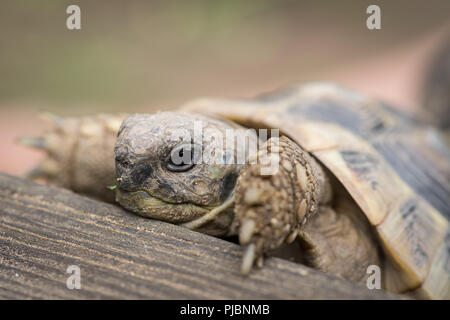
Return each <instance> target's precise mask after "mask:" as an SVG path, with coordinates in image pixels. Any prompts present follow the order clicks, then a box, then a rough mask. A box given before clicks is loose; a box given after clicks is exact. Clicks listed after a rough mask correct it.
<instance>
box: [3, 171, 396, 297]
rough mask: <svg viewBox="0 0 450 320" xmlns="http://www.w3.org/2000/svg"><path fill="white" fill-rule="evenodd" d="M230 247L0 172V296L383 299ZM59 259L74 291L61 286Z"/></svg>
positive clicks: (63, 282)
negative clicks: (253, 267)
mask: <svg viewBox="0 0 450 320" xmlns="http://www.w3.org/2000/svg"><path fill="white" fill-rule="evenodd" d="M241 254H242V252H241V249H240V247H239V246H238V245H236V244H233V243H230V242H227V241H224V240H221V239H217V238H213V237H210V236H207V235H204V234H200V233H197V232H193V231H190V230H187V229H185V228H182V227H178V226H175V225H171V224H167V223H164V222H159V221H154V220H150V219H145V218H141V217H138V216H136V215H133V214H131V213H128V212H126V211H124V210H122V209H120V208H118V207H116V206H114V205H110V204H106V203H102V202H98V201H95V200H91V199H88V198H85V197H82V196H79V195H76V194H74V193H72V192H70V191H67V190H64V189H58V188H55V187H48V186H44V185H40V184H37V183H34V182H31V181H28V180H24V179H19V178H16V177H12V176H9V175H6V174H1V173H0V298H2V299H392V298H399V296H395V295H391V294H386V293H384V292H383V291H377V290H373V291H370V290H368V289H366V288H364V287H363V286H361V285H359V284H354V283H351V282H347V281H344V280H341V279H338V278H336V277H333V276H329V275H326V274H324V273H321V272H318V271H315V270H312V269H309V268H307V267H305V266H302V265H298V264H294V263H291V262H289V261H285V260H281V259H277V258H269V259H267V261H266V263H265V266H264V268H263V269H260V270H257V271H256V272H253V273H252V274H251V275H250V276H249V277H244V276H242V275H241V274H240V273H239V267H240V260H241ZM69 265H77V266H79V267H80V269H81V290H69V289H67V287H66V280H67V277H68V276H69V274H67V273H66V269H67V267H68V266H69Z"/></svg>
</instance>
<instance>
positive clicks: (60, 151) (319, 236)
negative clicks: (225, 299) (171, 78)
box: [22, 112, 379, 281]
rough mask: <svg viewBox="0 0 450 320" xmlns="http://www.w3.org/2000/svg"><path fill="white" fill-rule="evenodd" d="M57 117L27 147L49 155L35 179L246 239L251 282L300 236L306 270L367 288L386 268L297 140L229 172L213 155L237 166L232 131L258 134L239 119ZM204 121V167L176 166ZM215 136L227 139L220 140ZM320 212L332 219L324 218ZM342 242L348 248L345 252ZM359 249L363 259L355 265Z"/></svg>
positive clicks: (271, 144)
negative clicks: (268, 169)
mask: <svg viewBox="0 0 450 320" xmlns="http://www.w3.org/2000/svg"><path fill="white" fill-rule="evenodd" d="M47 118H50V119H51V120H52V123H53V129H52V130H50V131H49V132H47V133H46V134H45V135H44V137H43V138H23V139H22V143H25V144H27V145H32V146H35V147H39V148H42V149H45V150H47V152H48V154H49V157H48V159H46V160H44V162H43V163H42V164H41V165H40V167H38V168H37V169H36V170H34V171H33V175H34V176H38V177H44V178H46V180H47V181H49V182H50V183H53V184H57V185H59V186H63V187H66V188H71V189H73V190H74V191H77V192H80V193H84V194H87V195H89V196H93V197H96V198H101V199H103V200H108V201H111V198H112V196H113V194H114V192H112V191H110V190H108V189H107V188H106V187H107V186H111V185H114V187H115V196H116V201H117V202H119V203H120V204H121V205H122V206H123V207H125V208H126V209H128V210H130V211H132V212H135V213H137V214H139V215H142V216H144V217H149V218H155V219H159V220H163V221H167V222H171V223H175V224H180V225H183V226H185V227H188V228H190V229H193V230H197V231H200V232H204V233H208V234H211V235H215V236H224V235H233V234H239V240H240V243H241V244H242V245H244V246H246V252H245V254H244V257H243V264H242V272H243V273H244V274H247V273H249V272H250V270H251V268H252V266H253V264H254V261H256V262H257V264H258V265H261V264H262V258H263V255H264V254H266V253H270V254H272V253H274V252H276V250H277V249H278V248H279V247H280V246H281V245H282V244H283V243H292V242H293V241H295V240H296V239H297V238H298V236H300V237H299V239H300V241H301V243H302V246H303V255H304V257H306V263H308V264H309V265H311V266H313V267H315V268H318V269H321V270H323V271H326V272H330V273H333V274H336V275H340V276H343V277H345V278H347V279H351V280H356V281H361V280H363V279H364V277H363V276H361V275H362V274H364V275H365V272H363V271H365V269H366V267H367V265H368V264H369V263H371V264H375V263H379V258H378V251H377V248H376V245H375V242H374V241H373V239H372V238H371V237H368V236H367V234H365V233H363V234H361V232H359V231H358V230H359V229H361V228H362V229H364V228H365V227H367V226H365V225H364V226H363V224H362V223H360V222H356V223H355V222H351V221H350V220H349V219H348V218H347V216H345V218H342V215H339V216H338V218H336V214H335V212H334V211H333V210H332V209H331V208H330V207H329V206H330V204H331V198H332V188H331V185H330V182H329V179H328V177H327V174H326V173H325V172H324V169H323V168H322V167H321V166H320V165H319V164H318V163H317V161H315V159H314V158H313V157H311V156H310V155H309V154H308V153H307V152H305V151H303V150H302V149H301V148H300V147H299V146H298V145H297V144H296V143H294V142H293V141H291V140H290V139H288V138H287V137H281V138H280V139H279V141H278V140H276V139H274V138H271V139H269V140H268V141H267V142H266V143H265V144H263V145H262V147H261V149H260V150H259V152H258V153H257V155H255V156H256V157H253V159H257V161H256V163H255V164H246V165H244V164H236V163H232V164H224V163H223V162H224V161H225V159H223V161H222V162H220V161H219V162H217V161H216V162H214V161H213V160H217V154H215V153H209V152H207V150H214V149H215V148H216V149H222V151H223V155H227V156H230V155H232V156H233V157H234V158H237V157H238V153H239V152H241V151H242V150H241V149H240V148H243V147H245V145H244V146H243V145H239V144H237V145H236V146H235V145H234V144H232V145H227V143H226V138H225V137H226V131H227V130H230V129H234V130H236V129H238V130H241V131H238V136H244V137H247V138H249V139H250V140H251V141H253V142H255V143H256V141H257V139H258V138H257V136H256V135H252V132H250V134H249V132H248V131H246V130H244V128H242V127H240V126H239V125H237V124H235V123H232V122H229V121H224V120H221V119H214V118H210V117H206V116H203V115H198V114H191V113H183V112H161V113H156V114H153V115H147V114H136V115H132V116H129V117H127V118H125V115H99V116H95V117H83V118H79V119H61V118H58V117H54V116H52V117H47ZM123 118H125V120H124V121H123V122H122V124H121V126H120V129H119V126H118V123H120V122H121V121H122V119H123ZM197 121H200V123H201V129H202V133H203V139H202V140H201V141H200V143H201V150H203V153H202V155H203V156H204V157H203V158H202V162H201V163H198V164H194V165H192V166H191V165H185V164H184V163H182V164H181V165H180V166H176V165H174V164H173V163H172V162H171V159H170V155H171V154H172V153H173V152H174V150H175V151H178V150H180V149H178V148H179V147H180V146H184V145H186V144H187V145H190V146H193V148H194V147H195V146H198V143H197V140H196V139H195V137H194V136H195V134H194V125H195V123H196V122H197ZM177 130H178V131H177ZM180 130H181V131H182V134H181V135H180V132H179V131H180ZM183 130H184V131H183ZM214 130H216V131H215V132H219V133H221V134H223V135H222V137H223V139H224V140H222V141H220V139H217V138H216V137H214V138H212V137H211V135H212V132H214ZM174 132H176V133H177V134H175V136H174V135H173V134H174ZM186 133H187V135H186ZM116 136H117V139H116ZM114 142H115V147H114V148H113V146H114ZM265 150H268V151H269V152H268V153H266V152H264V151H265ZM205 151H206V152H205ZM273 155H276V156H279V159H278V160H279V162H278V164H279V168H278V171H277V172H276V173H275V174H272V175H264V176H261V174H260V172H261V166H262V165H264V164H266V163H268V162H270V161H269V158H268V157H271V156H273ZM114 159H115V170H114V165H113V164H114ZM247 160H248V159H247ZM49 164H51V165H49ZM114 171H115V172H114ZM238 177H239V178H238ZM319 212H325V213H324V214H322V218H320V219H317V218H316V216H317V215H318V213H319ZM359 214H360V215H361V216H362V213H359ZM310 221H312V222H311V223H308V222H310ZM330 221H332V222H333V228H334V229H335V230H340V231H339V232H338V234H339V236H340V238H339V239H337V240H339V241H336V238H335V235H336V232H333V233H331V234H328V233H327V232H326V230H327V228H326V227H327V226H325V224H329V223H330ZM324 228H325V229H324ZM318 230H321V231H320V232H318ZM323 230H325V231H323ZM331 241H332V242H331ZM333 243H339V244H340V246H339V248H336V246H335V245H334V244H333ZM342 247H344V248H345V252H346V253H345V254H344V255H343V257H344V258H345V259H341V260H340V259H339V258H336V254H337V253H338V252H340V253H342V252H341V251H342ZM296 249H298V248H296ZM354 251H359V252H360V254H359V255H356V258H355V259H353V261H352V263H349V261H348V259H351V257H350V256H351V253H353V252H354ZM348 266H350V267H348Z"/></svg>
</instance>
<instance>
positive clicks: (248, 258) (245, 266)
mask: <svg viewBox="0 0 450 320" xmlns="http://www.w3.org/2000/svg"><path fill="white" fill-rule="evenodd" d="M255 251H256V248H255V244H254V243H252V244H250V245H248V246H247V248H246V249H245V252H244V255H243V257H242V265H241V273H242V274H244V275H248V274H249V273H250V271H251V270H252V267H253V262H254V261H255V253H256V252H255Z"/></svg>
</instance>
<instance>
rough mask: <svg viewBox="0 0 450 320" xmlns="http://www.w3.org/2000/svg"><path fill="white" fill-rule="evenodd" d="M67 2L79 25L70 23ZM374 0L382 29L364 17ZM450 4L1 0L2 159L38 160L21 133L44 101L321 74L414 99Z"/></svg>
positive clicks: (248, 85) (244, 85)
mask: <svg viewBox="0 0 450 320" xmlns="http://www.w3.org/2000/svg"><path fill="white" fill-rule="evenodd" d="M70 4H77V5H79V6H80V8H81V25H82V28H81V30H68V29H67V28H66V18H67V16H68V15H67V14H66V8H67V6H68V5H70ZM370 4H377V5H379V6H380V7H381V23H382V29H381V30H368V29H367V28H366V19H367V16H368V15H367V14H366V8H367V7H368V6H369V5H370ZM449 13H450V1H448V0H442V1H438V0H430V1H424V0H420V1H419V0H396V1H374V0H373V1H370V0H368V1H366V0H354V1H348V0H347V1H331V0H330V1H275V0H264V1H237V0H228V1H212V0H210V1H206V0H202V1H118V0H103V1H100V0H96V1H92V0H90V1H89V0H85V1H75V0H72V1H65V0H64V1H63V0H34V1H25V0H2V1H1V2H0V117H1V121H0V127H1V133H2V135H3V137H4V139H3V142H2V153H5V155H6V156H3V157H2V160H0V170H3V171H7V172H13V173H15V172H19V171H20V170H22V169H23V167H27V166H29V165H30V163H31V162H35V161H36V160H35V157H36V153H31V151H23V150H22V149H20V148H19V147H16V146H15V145H14V143H13V140H14V138H15V137H16V136H17V135H19V134H29V133H37V132H39V131H40V130H41V129H42V127H41V126H40V125H39V124H38V120H37V118H36V112H37V111H39V110H48V111H53V112H56V113H59V114H69V115H77V114H83V113H95V112H100V111H102V112H114V111H119V110H120V111H127V112H133V111H149V112H151V111H152V110H155V109H159V108H172V107H176V106H177V105H179V104H181V103H183V102H186V101H188V100H190V99H193V98H196V97H199V96H252V95H255V94H257V93H260V92H263V91H267V90H273V89H275V88H277V87H280V86H283V85H286V84H290V83H293V82H300V81H313V80H333V81H338V82H341V83H343V84H344V85H347V86H350V87H354V88H356V89H358V90H361V91H364V92H367V93H369V94H372V95H376V96H380V97H381V98H383V99H386V100H389V101H391V102H393V103H396V104H398V105H401V106H403V107H405V108H410V109H414V108H416V107H417V105H418V104H420V95H419V94H418V92H419V91H420V90H419V89H420V81H421V79H422V75H423V73H424V72H425V70H426V66H427V61H428V60H429V59H430V57H432V55H433V53H434V51H435V50H436V48H438V47H439V44H440V43H441V42H442V39H443V34H445V31H446V30H448V29H449V22H450V15H449ZM26 152H28V153H26Z"/></svg>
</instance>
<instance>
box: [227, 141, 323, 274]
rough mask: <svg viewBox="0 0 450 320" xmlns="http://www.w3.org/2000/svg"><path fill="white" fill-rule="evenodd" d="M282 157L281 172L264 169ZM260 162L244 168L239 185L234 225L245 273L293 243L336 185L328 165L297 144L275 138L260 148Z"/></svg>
mask: <svg viewBox="0 0 450 320" xmlns="http://www.w3.org/2000/svg"><path fill="white" fill-rule="evenodd" d="M272 157H277V160H279V161H277V162H276V163H278V164H279V166H278V170H275V171H274V172H273V174H270V175H267V174H266V175H265V174H263V172H267V171H270V170H264V169H267V168H264V166H266V165H267V164H269V163H271V164H273V163H274V161H273V158H272ZM256 160H257V161H256V163H255V164H248V165H246V167H245V168H244V169H242V171H241V174H240V176H239V178H238V180H237V184H236V189H235V216H236V218H235V219H236V221H235V224H238V225H239V241H240V243H241V244H242V245H244V246H246V253H245V254H244V258H243V263H242V272H243V273H244V274H246V273H248V272H249V271H250V270H251V267H252V265H253V262H254V261H257V262H258V264H261V262H262V256H263V254H264V253H266V252H269V251H272V250H274V249H276V248H278V247H279V246H280V245H281V244H283V243H284V242H287V243H291V242H292V241H294V240H295V239H296V237H297V235H298V233H299V231H300V230H301V228H302V226H303V225H304V224H305V223H306V221H308V219H309V218H310V217H311V216H313V215H314V214H316V212H317V211H318V208H319V207H320V206H321V205H325V204H327V203H328V202H329V201H330V199H331V193H332V192H331V186H330V183H329V181H328V178H327V176H326V174H325V172H324V170H323V168H322V167H321V166H320V165H319V164H318V163H317V161H316V160H315V159H314V158H313V157H312V156H310V155H309V154H308V153H307V152H305V151H303V150H302V149H301V148H300V147H299V146H298V145H297V144H296V143H295V142H293V141H292V140H290V139H289V138H287V137H285V136H282V137H281V138H279V139H278V138H271V139H269V140H268V141H267V142H266V143H265V145H263V146H262V147H261V148H260V150H259V151H258V155H257V159H256Z"/></svg>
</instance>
